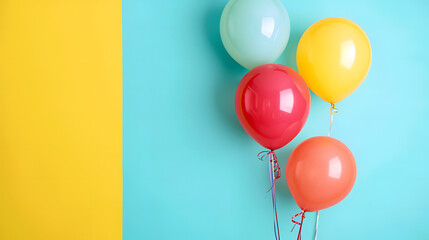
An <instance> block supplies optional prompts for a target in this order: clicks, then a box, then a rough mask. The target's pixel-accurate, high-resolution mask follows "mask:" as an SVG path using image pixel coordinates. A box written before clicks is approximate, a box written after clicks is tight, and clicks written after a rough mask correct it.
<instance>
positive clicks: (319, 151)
mask: <svg viewBox="0 0 429 240" xmlns="http://www.w3.org/2000/svg"><path fill="white" fill-rule="evenodd" d="M286 180H287V184H288V186H289V190H290V192H291V193H292V196H293V198H294V199H295V201H296V203H297V204H298V206H299V207H300V208H301V209H302V210H303V211H305V212H314V211H318V210H322V209H325V208H328V207H331V206H333V205H335V204H337V203H339V202H340V201H341V200H343V199H344V198H345V197H346V196H347V195H348V194H349V192H350V191H351V190H352V188H353V185H354V183H355V180H356V162H355V159H354V157H353V154H352V152H351V151H350V150H349V149H348V148H347V146H346V145H345V144H344V143H342V142H340V141H338V140H337V139H334V138H331V137H313V138H309V139H307V140H305V141H304V142H302V143H301V144H299V145H298V146H297V147H296V148H295V149H294V150H293V152H292V153H291V155H290V157H289V160H288V161H287V165H286Z"/></svg>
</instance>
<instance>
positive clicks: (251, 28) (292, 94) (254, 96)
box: [220, 0, 371, 239]
mask: <svg viewBox="0 0 429 240" xmlns="http://www.w3.org/2000/svg"><path fill="white" fill-rule="evenodd" d="M220 34H221V38H222V42H223V44H224V46H225V48H226V50H227V52H228V53H229V54H230V55H231V57H232V58H233V59H235V60H236V61H237V62H238V63H239V64H241V65H242V66H243V67H246V68H248V69H249V70H250V71H249V72H248V73H247V74H246V75H245V76H244V77H243V79H242V80H241V82H240V84H239V86H238V88H237V91H236V95H235V109H236V113H237V116H238V119H239V121H240V123H241V125H242V126H243V128H244V130H245V131H246V132H247V133H248V134H249V135H250V136H251V137H252V138H253V139H254V140H255V141H257V142H258V143H259V144H260V145H262V146H263V147H265V148H267V149H268V150H269V151H263V152H261V153H260V154H259V155H262V157H261V160H264V159H265V158H269V161H268V165H269V170H270V180H271V185H272V186H271V190H272V198H273V199H272V200H273V209H274V212H275V221H274V230H275V231H274V234H275V238H276V239H280V231H279V229H278V219H277V208H276V202H275V181H276V180H277V179H278V178H280V170H279V165H278V161H277V156H276V155H275V153H274V150H277V149H279V148H281V147H283V146H285V145H286V144H288V143H289V142H290V141H292V139H294V138H295V137H296V136H297V135H298V133H299V132H300V131H301V129H302V128H303V126H304V124H305V122H306V121H307V118H308V114H309V111H310V103H311V99H310V92H309V88H310V89H311V90H312V91H313V92H314V93H315V94H316V95H317V96H319V97H320V98H321V99H323V100H324V101H326V102H328V103H330V104H331V122H330V127H329V133H330V129H331V126H332V113H333V112H336V107H335V104H336V103H338V102H340V101H341V100H343V99H344V98H346V97H347V96H349V95H350V94H351V93H352V92H353V91H355V90H356V89H357V88H358V87H359V85H360V84H361V83H362V81H363V80H364V79H365V77H366V75H367V73H368V71H369V67H370V65H371V46H370V43H369V40H368V37H367V36H366V34H365V32H364V31H363V30H362V29H361V28H360V27H359V26H358V25H357V24H356V23H354V22H352V21H350V20H347V19H345V18H339V17H331V18H326V19H323V20H320V21H318V22H316V23H314V24H313V25H311V26H310V27H309V28H308V29H307V30H306V31H305V33H304V34H303V35H302V37H301V39H300V41H299V44H298V49H297V56H296V61H297V66H298V70H299V74H298V73H297V72H296V71H295V70H293V69H291V68H289V67H287V66H283V65H280V64H274V63H273V62H274V61H276V60H277V59H278V58H279V57H280V55H281V54H282V53H283V51H284V49H285V47H286V45H287V42H288V39H289V34H290V22H289V16H288V13H287V11H286V9H285V7H284V6H283V4H282V3H281V2H280V1H279V0H230V1H229V2H228V4H227V5H226V7H225V9H224V11H223V13H222V17H221V20H220ZM329 135H330V134H328V136H318V137H312V138H310V139H307V140H305V141H304V142H302V143H301V144H299V145H298V146H297V147H296V148H295V149H294V150H293V151H292V153H291V155H290V157H289V159H288V161H287V165H286V180H287V183H288V186H289V189H290V192H291V194H292V196H293V198H294V199H295V201H296V203H297V204H298V206H299V207H300V208H301V210H302V212H300V213H299V214H297V215H295V216H294V217H298V216H301V221H295V220H293V218H292V221H293V222H294V223H296V224H298V225H300V228H299V233H298V239H300V238H301V228H302V223H303V220H304V218H305V213H306V212H314V211H319V210H322V209H325V208H328V207H331V206H333V205H335V204H337V203H338V202H340V201H341V200H343V199H344V198H345V197H346V196H347V195H348V194H349V192H350V191H351V189H352V188H353V185H354V182H355V179H356V163H355V159H354V157H353V154H352V152H351V151H350V150H349V149H348V148H347V146H346V145H345V144H344V143H342V142H340V141H339V140H337V139H334V138H331V137H329ZM259 155H258V156H259ZM315 238H316V237H315Z"/></svg>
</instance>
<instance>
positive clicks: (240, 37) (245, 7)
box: [220, 0, 290, 69]
mask: <svg viewBox="0 0 429 240" xmlns="http://www.w3.org/2000/svg"><path fill="white" fill-rule="evenodd" d="M289 33H290V23H289V15H288V13H287V11H286V9H285V7H284V6H283V4H282V3H281V2H280V1H279V0H230V1H229V2H228V4H227V5H226V7H225V9H224V10H223V12H222V17H221V19H220V35H221V38H222V42H223V45H224V46H225V48H226V50H227V52H228V53H229V55H231V57H232V58H233V59H234V60H235V61H237V62H238V63H239V64H241V65H242V66H243V67H245V68H247V69H252V68H254V67H256V66H259V65H262V64H266V63H273V62H274V61H276V60H277V58H279V57H280V55H281V54H282V53H283V50H284V49H285V47H286V44H287V42H288V40H289Z"/></svg>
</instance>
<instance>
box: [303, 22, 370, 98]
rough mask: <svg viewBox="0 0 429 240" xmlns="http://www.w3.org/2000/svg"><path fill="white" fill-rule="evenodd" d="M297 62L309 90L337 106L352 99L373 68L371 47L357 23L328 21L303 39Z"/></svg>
mask: <svg viewBox="0 0 429 240" xmlns="http://www.w3.org/2000/svg"><path fill="white" fill-rule="evenodd" d="M296 62H297V65H298V70H299V73H300V74H301V76H302V77H303V78H304V80H305V82H306V83H307V85H308V87H309V88H310V89H311V90H312V91H313V92H314V93H315V94H316V95H317V96H319V97H320V98H322V99H323V100H325V101H327V102H329V103H332V104H333V103H337V102H339V101H341V100H343V99H344V98H346V97H347V96H348V95H350V94H351V93H352V92H353V91H355V90H356V89H357V88H358V87H359V85H360V84H361V83H362V82H363V80H364V79H365V77H366V75H367V74H368V71H369V67H370V65H371V45H370V43H369V40H368V37H367V36H366V34H365V32H364V31H363V30H362V28H360V27H359V25H357V24H356V23H354V22H352V21H350V20H348V19H345V18H339V17H331V18H325V19H322V20H320V21H318V22H316V23H314V24H313V25H311V26H310V27H309V28H308V29H307V30H306V31H305V32H304V34H303V35H302V37H301V40H300V41H299V44H298V49H297V53H296Z"/></svg>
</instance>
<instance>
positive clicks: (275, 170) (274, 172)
mask: <svg viewBox="0 0 429 240" xmlns="http://www.w3.org/2000/svg"><path fill="white" fill-rule="evenodd" d="M258 158H259V159H260V160H261V161H264V160H265V159H267V158H268V159H269V161H268V170H269V173H270V182H271V188H270V189H269V190H268V191H271V198H272V203H273V216H274V217H273V220H274V237H275V239H276V240H280V229H279V221H278V217H277V205H276V180H277V179H279V178H280V167H279V163H278V160H277V156H276V154H275V153H274V151H262V152H260V153H259V154H258Z"/></svg>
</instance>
